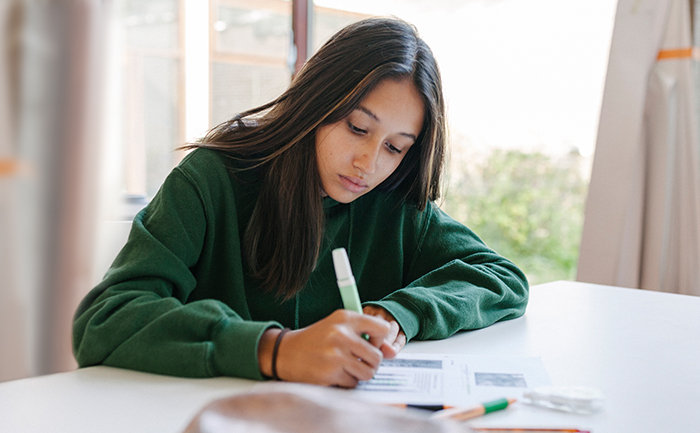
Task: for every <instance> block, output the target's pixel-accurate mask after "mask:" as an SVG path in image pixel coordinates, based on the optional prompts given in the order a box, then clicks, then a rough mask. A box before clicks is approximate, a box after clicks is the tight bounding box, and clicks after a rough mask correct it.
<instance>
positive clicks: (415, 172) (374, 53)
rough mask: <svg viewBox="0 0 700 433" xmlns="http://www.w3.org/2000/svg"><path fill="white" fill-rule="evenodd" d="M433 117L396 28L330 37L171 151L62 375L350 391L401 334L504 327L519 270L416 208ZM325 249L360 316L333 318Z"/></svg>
mask: <svg viewBox="0 0 700 433" xmlns="http://www.w3.org/2000/svg"><path fill="white" fill-rule="evenodd" d="M444 110H445V109H444V102H443V95H442V85H441V81H440V75H439V72H438V68H437V64H436V62H435V59H434V58H433V55H432V52H431V51H430V49H429V48H428V46H427V45H426V44H425V42H423V40H421V39H420V38H419V37H418V35H417V33H416V31H415V29H414V28H413V27H412V26H411V25H409V24H407V23H405V22H403V21H400V20H397V19H382V18H373V19H368V20H364V21H360V22H358V23H355V24H352V25H350V26H348V27H347V28H345V29H343V30H341V31H340V32H338V33H337V34H336V35H335V36H333V37H332V38H331V39H330V40H329V41H328V42H327V43H326V44H325V45H324V46H323V47H322V48H321V49H320V50H319V51H318V53H317V54H316V55H314V56H313V57H312V58H311V59H310V60H309V61H308V62H307V64H306V65H305V66H304V68H303V69H302V70H301V71H300V72H299V74H298V76H297V77H296V78H295V79H294V81H293V82H292V84H291V86H290V87H289V89H288V90H287V91H286V92H285V93H284V94H283V95H282V96H280V97H279V98H278V99H276V100H275V101H272V102H270V103H269V104H266V105H264V106H262V107H258V108H255V109H252V110H250V111H247V112H244V113H241V114H239V115H237V116H236V117H235V118H234V119H232V120H231V121H228V122H225V123H223V124H221V125H219V126H218V127H216V128H214V129H213V130H212V131H210V132H209V133H208V134H207V135H206V136H205V137H204V139H203V140H202V141H201V142H200V143H197V144H193V145H191V146H189V147H191V148H196V149H195V150H194V151H193V152H191V153H190V154H189V155H188V156H187V157H185V158H184V160H183V161H182V163H181V164H180V165H179V166H178V167H177V168H175V169H174V170H173V171H172V173H171V174H170V175H169V176H168V178H167V179H166V181H165V182H164V184H163V186H162V187H161V189H160V191H159V192H158V194H157V195H156V196H155V197H154V199H153V201H152V202H151V203H150V204H149V205H148V206H147V207H146V208H145V209H144V210H143V211H141V212H140V213H139V214H138V215H137V216H136V218H135V219H134V222H133V228H132V230H131V234H130V236H129V240H128V242H127V244H126V245H125V246H124V248H123V249H122V251H121V252H120V253H119V255H118V256H117V258H116V259H115V261H114V263H113V265H112V267H111V268H110V270H109V271H108V272H107V274H106V275H105V277H104V280H103V281H102V282H101V283H100V284H99V285H98V286H97V287H96V288H95V289H93V290H92V291H91V292H90V293H89V294H88V295H87V296H86V298H85V299H84V300H83V302H82V303H81V304H80V306H79V308H78V310H77V312H76V315H75V321H74V333H73V336H74V341H73V350H74V353H75V357H76V359H77V360H78V363H79V364H80V366H89V365H97V364H103V365H112V366H117V367H124V368H133V369H138V370H143V371H149V372H154V373H163V374H171V375H179V376H191V377H204V376H217V375H227V376H236V377H243V378H251V379H263V378H264V377H273V378H275V379H281V380H289V381H298V382H309V383H317V384H324V385H338V386H343V387H353V386H355V385H356V384H357V382H358V381H359V380H368V379H370V378H371V377H372V376H373V374H374V372H375V371H376V369H377V367H378V366H379V363H380V362H381V360H382V359H383V358H392V357H394V356H396V354H397V353H398V352H399V351H400V350H401V348H402V347H403V346H404V345H405V343H406V341H407V340H410V339H437V338H446V337H449V336H450V335H452V334H454V333H455V332H457V331H460V330H467V329H476V328H481V327H484V326H488V325H490V324H492V323H494V322H496V321H498V320H504V319H512V318H515V317H518V316H520V315H522V314H523V313H524V310H525V305H526V303H527V297H528V285H527V280H526V279H525V276H524V275H523V273H522V272H521V271H520V270H519V269H518V268H517V267H516V266H515V265H513V264H512V263H511V262H510V261H508V260H506V259H505V258H503V257H501V256H499V255H498V254H496V253H495V252H494V251H492V250H490V249H489V248H488V247H486V246H485V245H484V244H483V242H482V241H481V240H480V239H479V238H478V237H477V236H476V235H475V234H474V233H473V232H471V231H470V230H469V229H468V228H466V227H464V226H463V225H461V224H459V223H457V222H455V221H454V220H452V219H451V218H450V217H448V216H447V215H446V214H444V213H443V212H442V211H441V210H440V209H438V208H437V207H436V206H435V205H434V204H433V201H434V200H436V199H437V198H438V196H439V185H440V176H441V170H442V166H443V158H444V153H445V113H444ZM338 247H345V248H346V249H347V250H348V253H349V256H350V262H351V264H352V267H353V271H354V274H355V277H356V279H357V285H358V287H359V294H360V298H361V300H362V301H363V308H364V313H365V314H364V315H361V314H357V313H353V312H350V311H347V310H343V309H342V302H341V298H340V294H339V291H338V287H337V285H336V279H335V274H334V270H333V264H332V258H331V251H332V250H333V249H335V248H338ZM288 328H291V331H289V332H286V331H288V330H289V329H288ZM362 334H367V335H368V336H369V339H368V340H365V339H364V338H362Z"/></svg>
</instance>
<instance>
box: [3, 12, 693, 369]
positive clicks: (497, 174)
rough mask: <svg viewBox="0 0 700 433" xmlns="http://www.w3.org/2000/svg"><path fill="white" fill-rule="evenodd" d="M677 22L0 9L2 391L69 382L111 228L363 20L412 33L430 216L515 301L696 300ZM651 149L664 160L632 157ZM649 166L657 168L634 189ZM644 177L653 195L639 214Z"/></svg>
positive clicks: (686, 18) (680, 19)
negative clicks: (31, 379)
mask: <svg viewBox="0 0 700 433" xmlns="http://www.w3.org/2000/svg"><path fill="white" fill-rule="evenodd" d="M693 6H694V1H690V2H689V1H687V0H659V1H656V0H654V1H651V0H649V1H645V0H619V1H617V0H567V1H561V0H432V1H430V2H426V1H419V0H354V1H352V2H348V1H340V0H315V1H312V0H304V1H297V0H295V1H291V0H62V1H57V0H54V1H52V0H33V1H32V0H3V1H2V2H1V3H0V35H1V36H0V37H1V38H2V39H1V41H2V44H1V45H0V49H1V50H2V51H0V381H2V380H9V379H16V378H21V377H27V376H33V375H38V374H47V373H52V372H57V371H65V370H68V369H72V368H75V362H74V361H73V358H72V354H71V344H70V324H71V320H72V314H73V312H74V311H75V308H76V307H77V304H78V303H79V301H80V299H82V297H83V296H84V295H85V294H86V293H87V291H89V290H90V289H91V288H92V287H93V286H94V285H95V284H96V283H97V282H98V281H99V280H100V278H101V276H102V274H103V273H104V271H105V270H106V266H108V264H109V259H111V258H112V257H113V256H112V255H111V254H113V250H114V246H113V245H108V244H109V243H110V242H112V241H111V240H110V239H111V238H110V236H109V233H108V232H109V230H111V227H113V225H111V224H110V223H111V222H114V221H131V219H132V218H133V216H134V215H135V214H136V212H138V210H140V209H141V208H142V207H143V206H145V205H146V204H147V203H148V202H149V200H150V199H151V198H152V197H153V196H154V194H155V193H156V192H157V191H158V188H159V187H160V184H161V183H162V181H163V180H164V179H165V177H166V175H167V174H168V173H169V172H170V170H171V169H172V168H173V167H174V166H175V165H177V163H178V162H179V161H180V160H181V158H182V157H183V153H182V152H181V151H176V150H175V149H176V148H177V147H178V146H180V145H182V144H184V143H186V142H187V141H189V140H194V139H196V138H197V137H200V136H201V135H202V134H204V133H205V132H206V131H207V130H208V129H209V128H211V127H213V126H215V125H217V124H218V123H220V122H222V121H224V120H226V119H229V118H231V117H233V116H234V115H235V114H236V113H238V112H240V111H243V110H246V109H248V108H252V107H254V106H258V105H261V104H264V103H266V102H268V101H270V100H272V99H274V98H275V97H276V96H278V95H279V94H280V93H281V92H283V91H284V89H285V88H286V87H287V86H288V85H289V83H290V81H291V78H292V76H293V74H294V72H295V70H298V68H299V67H300V66H301V65H302V64H303V61H304V60H305V59H306V58H308V57H309V56H310V55H312V54H313V52H315V50H316V49H318V47H319V46H320V45H321V44H322V43H323V42H324V41H325V40H326V39H327V38H328V37H329V36H331V35H332V34H333V33H334V32H336V31H337V30H339V29H340V28H342V27H344V26H345V25H347V24H349V23H351V22H354V21H356V20H359V19H362V18H365V17H369V16H374V15H382V16H387V15H393V16H398V17H400V18H403V19H405V20H407V21H409V22H411V23H413V24H415V25H416V27H417V28H418V30H419V32H420V34H421V36H422V37H423V38H424V39H425V40H426V42H427V43H428V44H429V45H430V46H431V48H432V49H433V51H434V53H435V55H436V57H437V59H438V62H439V64H440V67H441V71H442V75H443V80H444V90H445V94H446V99H447V103H448V112H449V119H448V121H449V126H450V138H451V146H452V147H451V154H450V164H449V167H448V182H447V188H446V194H445V196H444V197H443V199H442V200H441V201H440V203H439V204H440V206H441V207H442V208H443V209H444V210H445V211H447V212H448V213H449V214H450V215H452V216H453V217H454V218H455V219H457V220H459V221H461V222H463V223H464V224H466V225H467V226H469V227H471V228H472V229H474V230H475V231H476V232H477V233H478V234H479V235H480V236H481V237H482V238H483V239H484V241H485V242H486V243H487V244H488V245H490V246H491V247H493V248H494V249H496V250H497V251H498V252H500V253H501V254H503V255H504V256H506V257H509V258H510V259H512V260H513V261H514V262H516V263H517V264H518V265H519V266H520V267H521V268H522V269H523V270H524V271H525V273H526V274H527V275H528V278H529V279H530V282H531V284H539V283H544V282H548V281H554V280H566V279H570V280H573V279H577V278H578V279H579V280H582V281H590V282H596V283H602V284H615V285H623V286H626V287H638V288H646V289H654V290H665V291H674V292H678V293H690V294H700V288H698V283H697V282H693V279H694V278H695V277H696V276H697V275H696V274H693V273H692V272H690V271H688V269H689V268H697V267H698V266H697V264H700V262H699V261H698V260H699V259H698V256H697V250H698V238H699V237H698V218H700V213H698V212H700V208H699V206H700V199H699V197H700V194H699V193H698V188H700V186H699V185H700V183H698V182H695V181H696V180H698V168H699V167H700V158H698V157H697V154H698V144H697V133H696V132H695V131H696V126H695V121H694V118H695V116H696V114H695V111H697V108H696V107H697V105H696V101H695V96H694V94H695V92H694V88H695V87H697V86H696V85H695V81H696V78H694V76H693V75H692V71H693V68H695V67H696V60H695V57H694V52H695V51H694V50H693V48H692V46H693V43H692V37H693V28H692V21H693V20H692V17H693V14H694V7H693ZM663 53H665V54H663ZM664 62H665V63H664ZM669 65H670V66H669ZM655 76H658V77H660V78H659V79H658V80H657V81H654V77H655ZM669 77H670V78H669ZM669 80H671V81H670V83H671V84H670V85H669ZM655 83H656V84H655ZM655 86H656V87H655ZM669 89H670V90H669ZM654 98H657V99H656V100H658V101H659V103H658V104H652V105H650V103H649V101H654V100H655V99H654ZM669 101H671V102H669ZM669 104H670V105H669ZM655 107H656V108H659V107H661V108H659V113H656V114H654V113H655V112H654V108H655ZM678 107H680V108H678ZM669 113H672V114H669ZM678 113H681V114H680V115H679V114H678ZM683 113H686V114H683ZM686 115H687V116H690V117H687V116H686ZM684 116H685V117H684ZM649 119H652V120H653V119H661V120H658V121H656V123H654V122H652V121H650V120H649ZM678 119H681V120H678ZM669 125H670V126H669ZM657 131H658V133H657ZM663 131H666V132H668V131H672V132H673V134H670V135H669V134H668V133H667V134H666V135H665V136H664V134H663V133H662V132H663ZM679 131H680V132H679ZM657 135H658V136H664V137H665V138H664V137H662V138H659V140H661V141H663V143H664V146H663V147H659V146H655V147H654V149H657V148H658V149H661V150H659V151H658V152H661V156H659V155H657V154H655V153H654V152H652V151H649V150H646V149H647V148H648V146H649V145H650V143H651V141H653V140H652V139H651V138H650V137H652V138H653V137H654V136H657ZM671 135H672V136H673V137H672V138H670V139H669V137H670V136H671ZM650 140H651V141H650ZM669 140H671V143H670V145H669V146H666V144H668V143H667V142H668V141H669ZM669 149H671V150H669ZM675 152H681V153H675ZM683 152H685V153H683ZM663 155H666V156H663ZM669 155H672V157H671V156H669ZM594 156H595V163H594ZM658 159H661V160H662V162H663V164H664V167H665V168H663V170H661V171H659V170H656V171H655V170H650V161H656V160H658ZM683 163H685V164H689V165H687V166H679V165H678V164H683ZM650 171H651V173H652V174H654V176H657V177H659V178H663V179H666V181H665V182H662V183H661V187H660V188H661V192H659V193H657V194H656V195H653V194H651V193H650V190H653V189H654V188H652V187H650V185H656V183H655V181H653V180H649V179H654V178H653V177H651V178H650V177H648V176H647V173H648V172H650ZM592 173H593V176H592ZM675 176H681V177H680V178H676V177H675ZM669 179H671V180H669ZM693 182H695V184H696V186H695V187H691V188H690V189H688V188H687V186H685V187H684V186H683V185H686V184H688V183H691V184H692V183H693ZM589 188H590V192H591V196H590V197H589V196H588V194H589ZM679 188H680V190H679ZM679 191H680V192H679ZM594 192H595V196H594ZM587 197H588V203H587V201H586V200H587ZM654 197H656V198H654ZM656 203H662V204H663V205H661V206H660V207H659V206H657V205H656ZM680 203H685V204H684V205H683V206H684V207H683V209H682V210H681V209H680V207H679V206H681V204H680ZM650 208H651V209H652V210H654V209H657V210H658V209H660V213H661V216H659V215H656V216H654V215H651V216H645V215H647V213H645V212H646V211H647V210H649V209H650ZM584 216H585V218H584ZM654 218H657V219H654ZM658 218H661V219H662V220H663V221H661V222H659V220H658ZM650 227H651V229H650ZM655 227H657V228H660V230H653V229H654V228H655ZM650 230H651V231H650ZM659 231H660V232H661V233H662V234H661V235H656V234H655V233H657V232H659ZM650 233H652V234H651V235H650ZM669 236H670V237H669ZM582 239H583V241H582ZM649 239H652V240H653V242H654V243H653V244H652V245H651V246H649V247H648V248H647V249H646V250H644V248H643V247H644V245H645V242H647V243H648V242H649ZM669 239H671V240H669ZM679 239H680V240H679ZM660 245H661V247H659V246H660ZM117 247H118V245H117ZM667 250H668V252H666V251H667ZM105 251H107V252H105ZM645 251H646V252H645ZM649 251H654V252H653V253H649ZM658 255H660V256H663V257H660V258H659V257H656V256H658ZM105 256H106V257H107V262H105V259H103V257H105ZM645 257H646V260H650V258H653V259H654V260H657V261H659V260H660V263H661V265H659V266H656V267H653V266H652V267H649V266H645V262H644V260H645ZM680 257H684V258H685V259H684V260H685V261H684V262H683V269H682V271H680V272H678V270H677V269H675V268H672V267H669V266H670V265H669V263H676V262H679V261H682V260H680V259H679V258H680ZM630 258H632V259H630ZM628 264H630V265H629V266H628ZM657 268H658V270H657V271H654V272H655V273H654V274H653V275H652V276H647V277H645V276H644V275H643V274H644V271H643V269H657ZM689 272H690V273H689ZM695 272H697V271H695ZM668 275H676V276H677V277H678V278H676V277H674V278H675V279H674V278H671V277H669V276H668ZM669 278H671V279H669ZM696 280H700V278H699V279H696Z"/></svg>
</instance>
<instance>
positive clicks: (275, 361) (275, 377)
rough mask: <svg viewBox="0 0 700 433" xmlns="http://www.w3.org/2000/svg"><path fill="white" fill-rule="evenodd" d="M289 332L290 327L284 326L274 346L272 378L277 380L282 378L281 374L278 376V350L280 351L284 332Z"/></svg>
mask: <svg viewBox="0 0 700 433" xmlns="http://www.w3.org/2000/svg"><path fill="white" fill-rule="evenodd" d="M287 332H289V328H284V329H283V330H281V331H280V333H279V334H278V335H277V340H275V347H273V348H272V378H273V379H275V380H282V379H280V377H279V376H277V351H279V348H280V342H282V337H284V334H286V333H287Z"/></svg>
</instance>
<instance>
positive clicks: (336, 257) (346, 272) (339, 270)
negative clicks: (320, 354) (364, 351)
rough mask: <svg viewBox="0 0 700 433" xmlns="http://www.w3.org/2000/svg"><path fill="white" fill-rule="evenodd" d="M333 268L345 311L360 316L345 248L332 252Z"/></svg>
mask: <svg viewBox="0 0 700 433" xmlns="http://www.w3.org/2000/svg"><path fill="white" fill-rule="evenodd" d="M333 267H334V268H335V277H336V278H337V279H338V289H340V297H341V298H342V299H343V307H344V308H345V309H346V310H350V311H354V312H356V313H360V314H362V304H361V303H360V295H359V294H358V293H357V284H355V277H353V276H352V269H351V268H350V259H348V252H347V251H345V248H336V249H334V250H333ZM362 338H364V339H365V340H369V335H367V334H362Z"/></svg>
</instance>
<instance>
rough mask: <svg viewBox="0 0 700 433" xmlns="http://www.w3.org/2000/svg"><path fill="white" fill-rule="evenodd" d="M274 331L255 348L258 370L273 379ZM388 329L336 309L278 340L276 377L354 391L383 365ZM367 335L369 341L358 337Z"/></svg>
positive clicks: (384, 324)
mask: <svg viewBox="0 0 700 433" xmlns="http://www.w3.org/2000/svg"><path fill="white" fill-rule="evenodd" d="M279 332H280V330H279V329H270V330H267V331H266V332H265V334H263V337H262V338H261V339H260V344H259V346H258V362H259V364H260V371H261V372H262V373H263V374H265V375H268V376H271V375H272V348H273V347H274V343H275V340H276V338H277V335H279ZM390 332H391V325H390V324H389V323H388V322H387V321H385V320H382V319H380V318H378V317H374V316H372V315H362V314H358V313H354V312H352V311H349V310H336V311H334V312H333V313H332V314H330V315H329V316H328V317H326V318H324V319H322V320H319V321H318V322H316V323H314V324H313V325H310V326H308V327H306V328H302V329H298V330H295V331H290V332H288V333H287V334H285V335H284V337H282V341H281V342H280V346H279V348H278V351H277V375H278V376H279V378H280V379H283V380H288V381H292V382H306V383H315V384H318V385H338V386H341V387H345V388H354V387H355V386H357V383H358V382H359V381H360V380H369V379H371V378H372V377H373V376H374V373H375V372H376V371H377V368H379V363H380V362H381V361H382V351H381V350H380V349H379V347H380V346H381V345H382V344H384V341H385V340H386V337H387V335H388V334H389V333H390ZM362 334H367V335H369V341H367V340H365V339H364V338H362Z"/></svg>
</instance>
